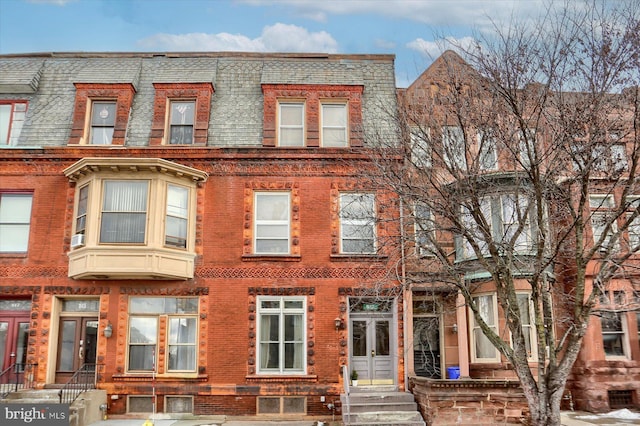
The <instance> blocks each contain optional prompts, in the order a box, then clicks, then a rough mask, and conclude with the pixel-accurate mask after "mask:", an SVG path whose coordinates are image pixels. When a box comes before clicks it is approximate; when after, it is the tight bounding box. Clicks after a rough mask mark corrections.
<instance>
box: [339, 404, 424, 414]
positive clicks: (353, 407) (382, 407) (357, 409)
mask: <svg viewBox="0 0 640 426" xmlns="http://www.w3.org/2000/svg"><path fill="white" fill-rule="evenodd" d="M342 406H343V407H344V406H345V405H344V404H343V405H342ZM349 407H350V411H351V413H367V412H370V411H371V410H372V409H375V410H376V411H407V412H411V411H417V410H418V404H416V403H415V402H402V403H399V402H380V403H377V404H376V405H374V406H372V405H371V404H359V403H353V402H352V403H350V404H349Z"/></svg>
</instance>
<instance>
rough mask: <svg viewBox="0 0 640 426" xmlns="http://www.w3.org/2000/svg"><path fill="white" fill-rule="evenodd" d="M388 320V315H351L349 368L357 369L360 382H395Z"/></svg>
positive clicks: (373, 383)
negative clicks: (386, 316) (364, 316)
mask: <svg viewBox="0 0 640 426" xmlns="http://www.w3.org/2000/svg"><path fill="white" fill-rule="evenodd" d="M391 323H392V322H391V320H390V319H388V318H385V317H380V316H375V315H372V316H368V317H367V318H362V316H361V315H354V316H353V317H352V319H351V339H350V343H351V348H350V351H351V362H350V369H351V372H352V371H353V370H355V371H357V372H358V383H359V384H362V385H375V384H393V383H394V381H393V371H394V366H393V356H392V352H393V351H392V348H391V342H392V340H391Z"/></svg>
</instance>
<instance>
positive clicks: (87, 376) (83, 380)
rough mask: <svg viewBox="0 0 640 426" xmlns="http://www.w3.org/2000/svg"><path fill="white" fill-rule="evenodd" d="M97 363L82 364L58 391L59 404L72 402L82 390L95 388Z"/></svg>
mask: <svg viewBox="0 0 640 426" xmlns="http://www.w3.org/2000/svg"><path fill="white" fill-rule="evenodd" d="M97 366H98V365H97V364H83V365H82V367H80V368H79V369H78V370H76V372H75V373H73V376H72V377H71V378H70V379H69V380H68V381H67V383H65V385H64V386H63V387H62V389H60V391H59V392H58V396H59V397H60V404H69V405H70V404H72V403H73V401H75V400H76V398H78V396H79V395H80V394H81V393H82V392H86V391H88V390H91V389H95V388H96V374H97V371H98V370H97V368H96V367H97Z"/></svg>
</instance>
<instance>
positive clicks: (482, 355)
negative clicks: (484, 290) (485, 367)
mask: <svg viewBox="0 0 640 426" xmlns="http://www.w3.org/2000/svg"><path fill="white" fill-rule="evenodd" d="M473 301H474V303H475V305H476V306H477V308H478V311H479V312H480V317H481V318H482V319H483V320H484V322H485V323H486V324H487V325H488V326H489V328H490V329H491V330H493V332H494V333H497V332H498V307H497V301H496V295H495V294H486V295H481V296H476V297H474V298H473ZM470 317H471V323H472V324H471V344H472V351H471V355H472V361H473V362H496V361H499V354H498V350H497V349H496V347H495V346H494V345H493V343H491V341H490V340H489V338H488V337H487V336H485V334H484V333H483V331H482V329H481V328H480V325H478V323H477V322H476V320H475V317H474V315H473V312H471V314H470Z"/></svg>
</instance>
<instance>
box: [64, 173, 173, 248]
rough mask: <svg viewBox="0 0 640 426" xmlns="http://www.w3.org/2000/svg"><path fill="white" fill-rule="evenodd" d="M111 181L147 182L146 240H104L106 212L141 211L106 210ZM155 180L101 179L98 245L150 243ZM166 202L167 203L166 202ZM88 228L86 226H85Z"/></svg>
mask: <svg viewBox="0 0 640 426" xmlns="http://www.w3.org/2000/svg"><path fill="white" fill-rule="evenodd" d="M109 182H146V184H147V200H146V202H145V206H146V210H145V212H144V214H145V219H144V240H143V241H142V242H122V241H113V242H107V241H102V238H101V235H102V225H103V221H104V216H105V213H141V211H133V210H123V211H118V212H115V211H105V207H104V205H105V195H106V185H107V183H109ZM154 183H155V182H153V181H152V180H151V179H128V178H112V179H102V181H101V185H100V205H99V210H98V213H99V215H100V216H99V217H100V219H99V220H98V227H97V233H98V239H97V244H98V245H126V246H130V245H133V246H146V245H148V243H149V221H150V219H151V218H150V209H152V208H154V207H155V205H152V204H151V203H152V201H151V198H150V197H151V195H152V194H153V192H154V191H155V188H154V187H155V184H154ZM165 204H166V203H165ZM76 211H77V205H76ZM163 213H164V214H166V206H165V209H164V211H163ZM85 229H86V228H85Z"/></svg>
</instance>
